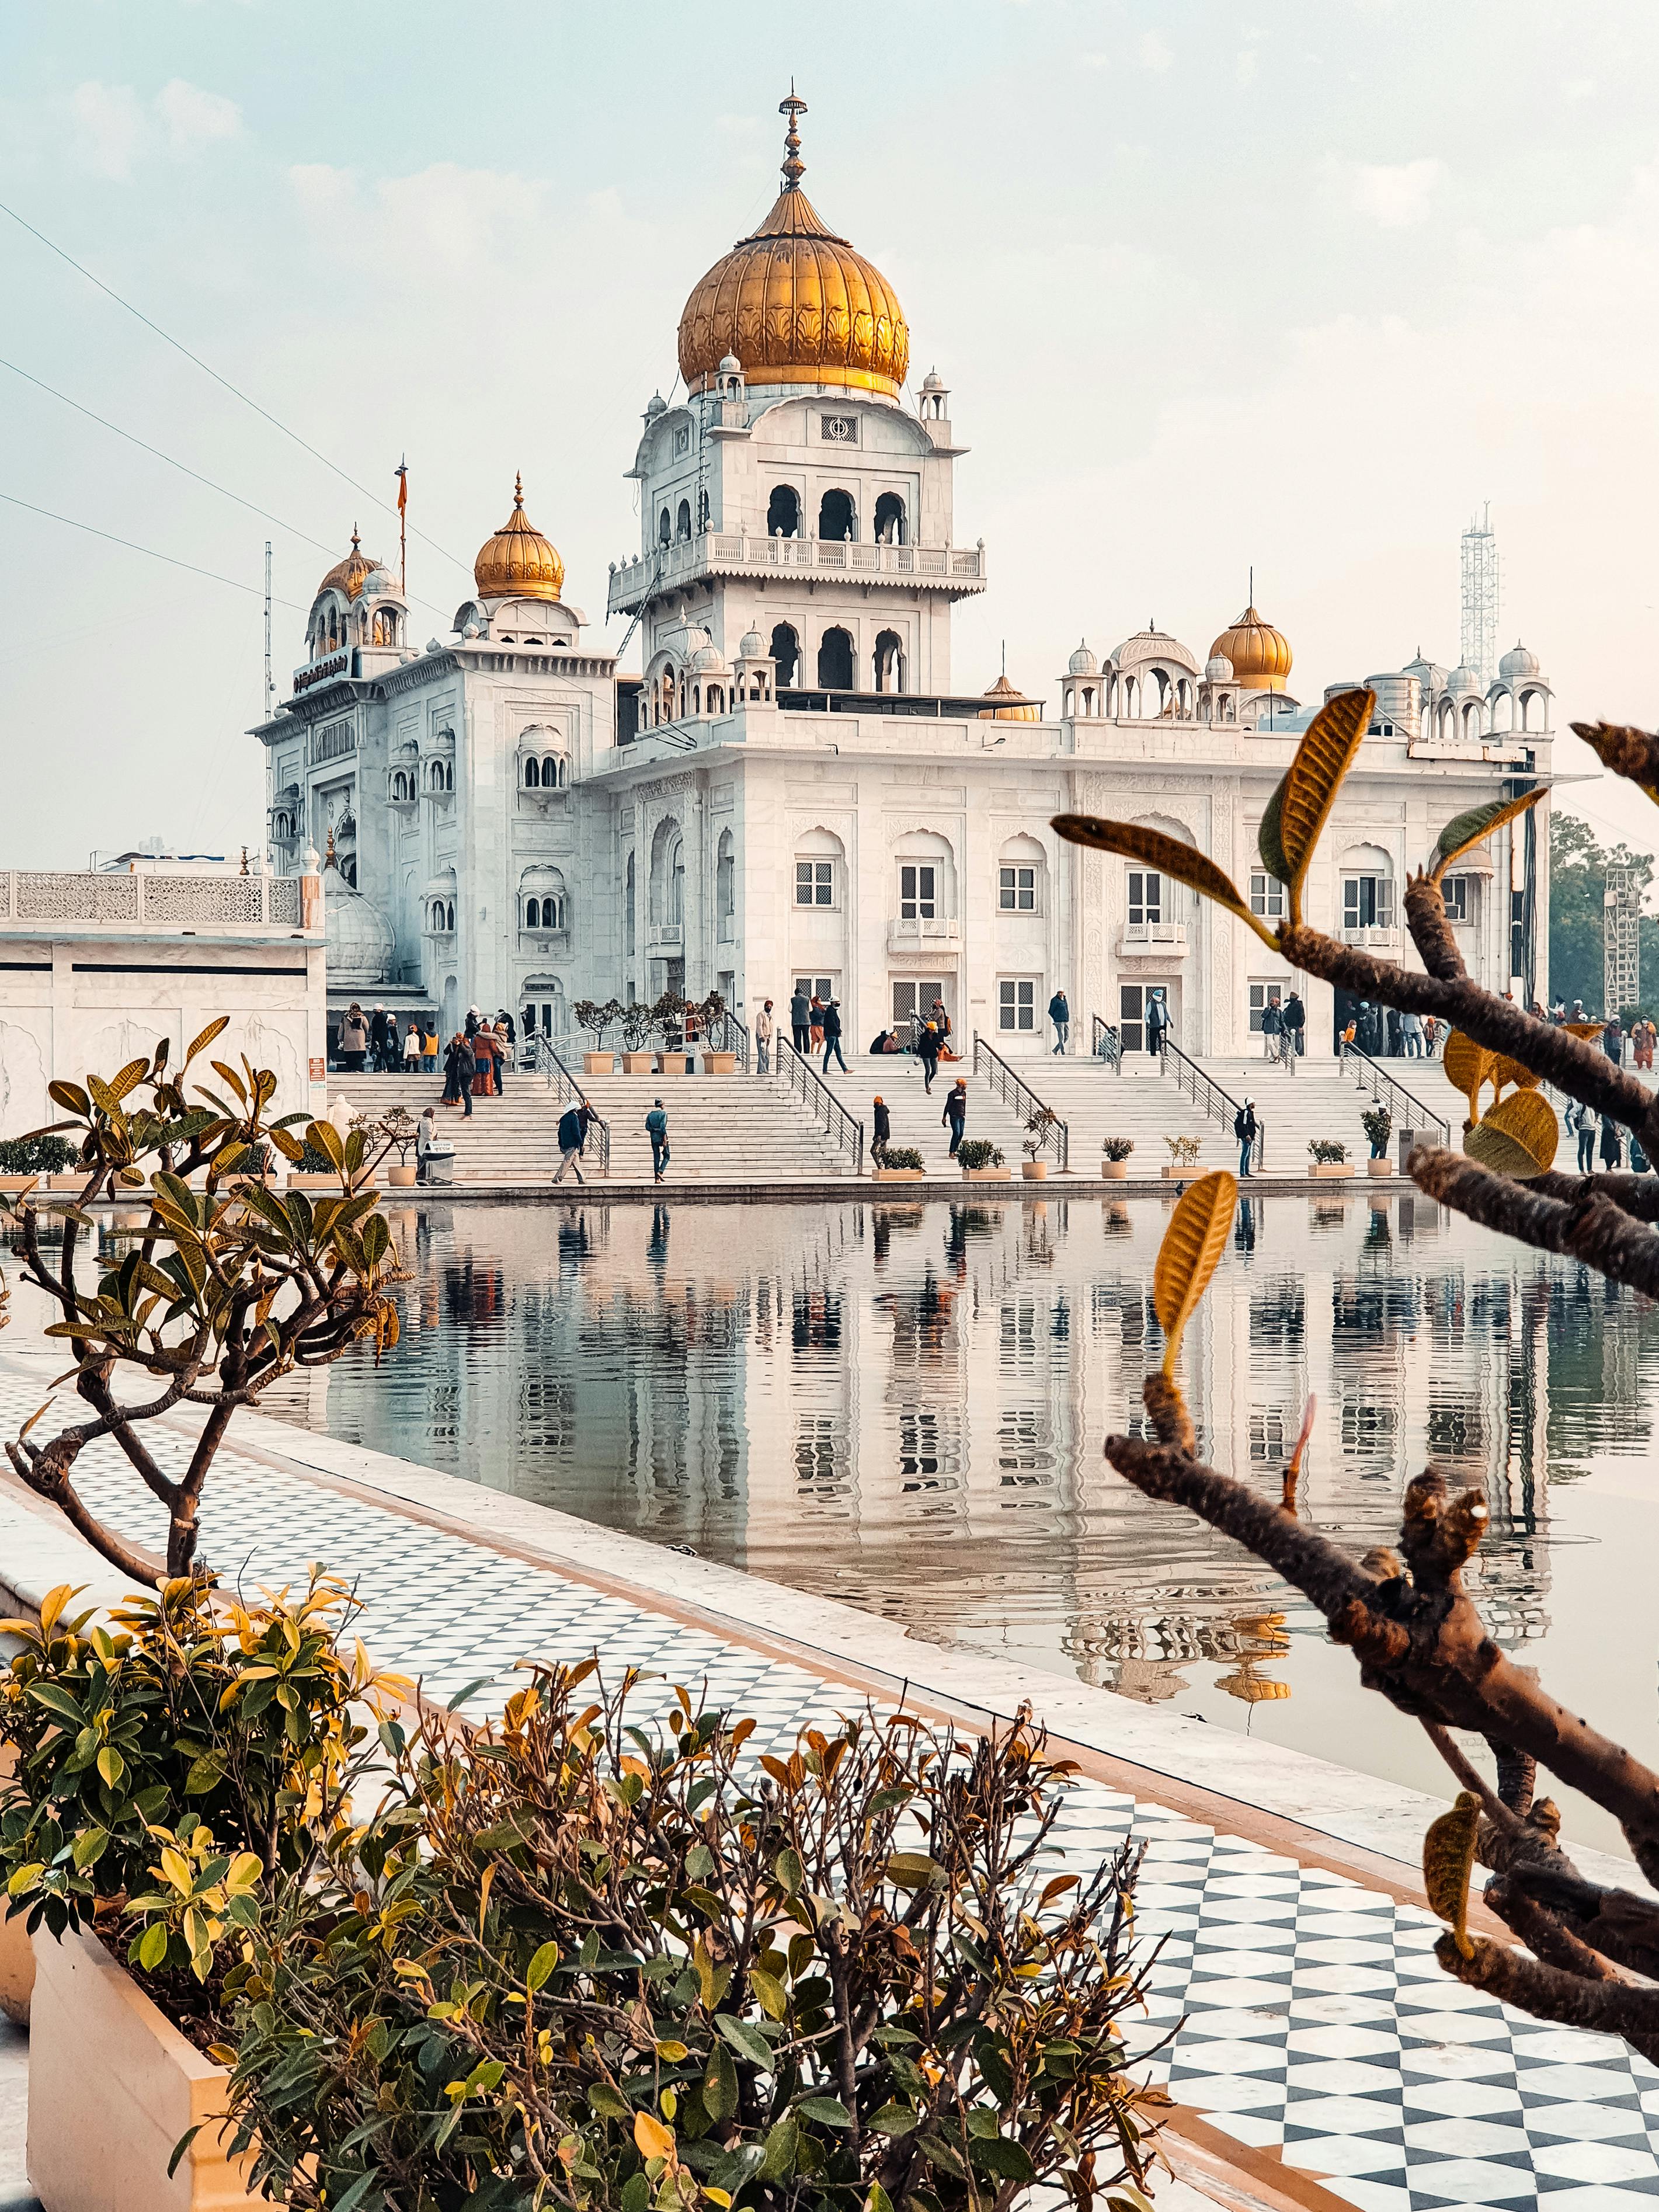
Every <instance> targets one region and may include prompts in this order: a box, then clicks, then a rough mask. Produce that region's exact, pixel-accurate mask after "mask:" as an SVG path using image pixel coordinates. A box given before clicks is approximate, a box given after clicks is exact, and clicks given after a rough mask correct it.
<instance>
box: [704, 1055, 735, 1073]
mask: <svg viewBox="0 0 1659 2212" xmlns="http://www.w3.org/2000/svg"><path fill="white" fill-rule="evenodd" d="M702 1072H703V1073H704V1074H705V1075H735V1074H736V1073H737V1072H738V1055H737V1054H736V1053H734V1052H706V1053H704V1054H703V1056H702Z"/></svg>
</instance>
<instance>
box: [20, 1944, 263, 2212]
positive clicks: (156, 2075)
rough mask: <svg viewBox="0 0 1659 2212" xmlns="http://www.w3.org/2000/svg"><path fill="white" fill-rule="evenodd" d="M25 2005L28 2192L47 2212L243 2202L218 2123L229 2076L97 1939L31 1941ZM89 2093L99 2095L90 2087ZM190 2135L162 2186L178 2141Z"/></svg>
mask: <svg viewBox="0 0 1659 2212" xmlns="http://www.w3.org/2000/svg"><path fill="white" fill-rule="evenodd" d="M34 1960H35V1980H34V1991H33V1997H32V1999H31V2001H30V2006H29V2120H28V2174H29V2185H30V2187H31V2188H32V2189H33V2191H34V2192H35V2194H36V2195H37V2196H38V2197H40V2201H41V2203H44V2204H49V2205H51V2206H52V2207H53V2212H82V2208H85V2212H92V2208H93V2207H94V2206H100V2205H117V2204H118V2205H119V2206H120V2208H121V2212H226V2208H228V2207H230V2206H232V2205H238V2204H242V2203H252V2202H254V2201H255V2200H254V2199H253V2198H252V2197H251V2195H250V2193H249V2191H248V2187H247V2177H248V2175H249V2173H250V2172H251V2171H252V2160H249V2159H247V2158H242V2159H239V2160H236V2162H235V2163H234V2165H232V2164H231V2163H230V2162H229V2161H228V2160H227V2158H226V2155H225V2140H226V2139H225V2137H224V2136H222V2134H221V2130H220V2129H219V2127H218V2126H217V2125H216V2121H217V2119H218V2118H219V2116H220V2115H222V2113H223V2112H224V2109H225V2098H226V2082H227V2075H226V2073H225V2069H224V2068H223V2067H222V2066H216V2064H215V2063H214V2062H213V2061H212V2059H210V2058H207V2057H204V2056H203V2054H202V2053H201V2052H200V2051H197V2048H196V2046H195V2045H194V2044H192V2043H189V2042H187V2041H186V2040H185V2038H184V2037H183V2036H182V2035H180V2034H179V2031H178V2029H177V2028H176V2027H173V2023H172V2022H171V2021H169V2020H168V2019H167V2017H166V2016H165V2015H163V2014H162V2013H161V2011H160V2010H158V2008H156V2007H155V2005H153V2004H152V2003H151V2002H150V2001H149V1998H148V1997H147V1996H145V1995H144V1993H143V1990H141V1989H140V1988H139V1987H138V1984H137V1983H136V1982H135V1981H134V1980H133V1979H132V1978H131V1975H130V1974H128V1973H126V1972H125V1971H124V1970H123V1969H122V1968H121V1967H120V1966H118V1965H117V1964H116V1962H115V1960H113V1959H112V1957H111V1956H110V1954H109V1953H108V1952H107V1951H106V1949H105V1948H104V1947H103V1945H102V1944H101V1943H100V1942H98V1941H97V1939H96V1937H95V1936H90V1935H81V1936H64V1940H63V1942H61V1943H56V1942H53V1941H52V1937H51V1936H48V1935H46V1934H45V1933H44V1931H43V1932H42V1933H40V1934H39V1935H38V1936H36V1937H35V1942H34ZM91 2082H96V2083H97V2085H98V2087H97V2093H96V2094H95V2095H88V2093H87V2090H88V2083H91ZM191 2128H199V2130H200V2132H199V2133H198V2134H197V2136H196V2137H195V2139H194V2141H193V2142H191V2145H190V2148H188V2149H187V2150H186V2151H185V2154H184V2156H183V2157H182V2158H181V2159H180V2160H179V2166H178V2170H177V2172H175V2173H174V2175H173V2179H172V2180H171V2181H169V2180H168V2179H167V2160H169V2159H170V2158H171V2157H172V2156H173V2147H174V2145H175V2144H176V2143H177V2142H178V2141H179V2137H180V2136H182V2135H185V2134H186V2133H187V2132H188V2131H189V2130H191Z"/></svg>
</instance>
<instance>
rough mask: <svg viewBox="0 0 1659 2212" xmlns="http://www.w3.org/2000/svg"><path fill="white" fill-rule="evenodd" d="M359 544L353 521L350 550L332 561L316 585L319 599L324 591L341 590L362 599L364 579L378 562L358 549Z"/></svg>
mask: <svg viewBox="0 0 1659 2212" xmlns="http://www.w3.org/2000/svg"><path fill="white" fill-rule="evenodd" d="M359 546H360V541H359V539H358V536H357V526H356V523H353V525H352V526H351V550H350V552H349V553H348V554H347V555H346V556H345V559H344V560H343V561H337V562H335V563H334V566H333V567H332V568H331V569H330V570H329V572H328V574H327V575H325V577H324V579H323V580H322V582H321V583H320V584H319V585H318V586H317V597H318V598H319V599H321V597H322V596H323V593H324V592H344V593H345V595H346V597H347V599H362V595H363V585H364V582H365V580H367V578H368V577H369V576H370V575H372V574H373V573H374V570H375V569H376V568H379V567H380V562H378V561H376V560H374V558H373V557H372V556H370V555H368V554H367V553H364V552H362V551H361V550H359Z"/></svg>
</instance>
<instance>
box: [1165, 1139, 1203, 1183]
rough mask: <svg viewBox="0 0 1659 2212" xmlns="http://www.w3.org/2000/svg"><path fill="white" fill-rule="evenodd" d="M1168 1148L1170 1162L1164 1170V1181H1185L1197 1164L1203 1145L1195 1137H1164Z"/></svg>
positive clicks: (1189, 1177)
mask: <svg viewBox="0 0 1659 2212" xmlns="http://www.w3.org/2000/svg"><path fill="white" fill-rule="evenodd" d="M1164 1143H1165V1144H1166V1145H1167V1146H1169V1148H1170V1164H1169V1166H1168V1167H1166V1168H1165V1169H1164V1180H1165V1182H1189V1181H1190V1180H1191V1177H1192V1172H1193V1170H1194V1168H1195V1167H1196V1166H1197V1164H1198V1156H1199V1153H1200V1152H1201V1151H1202V1150H1203V1146H1201V1144H1200V1141H1199V1139H1197V1138H1196V1137H1165V1139H1164Z"/></svg>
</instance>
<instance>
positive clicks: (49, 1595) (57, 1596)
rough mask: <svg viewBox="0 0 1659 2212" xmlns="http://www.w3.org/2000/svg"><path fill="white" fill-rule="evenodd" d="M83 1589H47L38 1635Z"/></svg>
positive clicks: (70, 1586)
mask: <svg viewBox="0 0 1659 2212" xmlns="http://www.w3.org/2000/svg"><path fill="white" fill-rule="evenodd" d="M35 1419H36V1420H38V1419H40V1415H39V1414H38V1413H37V1414H36V1416H35ZM29 1425H30V1427H31V1428H32V1427H33V1425H34V1424H33V1422H31V1423H30V1424H29ZM85 1587H86V1585H85V1584H84V1583H80V1584H76V1583H58V1587H57V1589H49V1590H48V1591H47V1592H46V1595H45V1596H44V1597H43V1598H42V1599H41V1601H40V1633H41V1634H42V1635H43V1636H50V1635H51V1634H52V1626H53V1623H54V1622H55V1621H56V1620H57V1619H58V1614H59V1613H61V1612H62V1611H63V1610H64V1607H65V1606H66V1605H67V1604H68V1603H69V1601H70V1599H71V1598H72V1597H74V1596H75V1595H76V1591H77V1589H84V1588H85Z"/></svg>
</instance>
